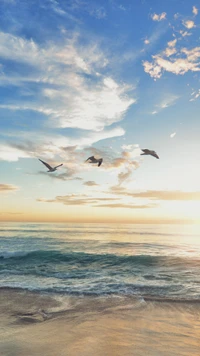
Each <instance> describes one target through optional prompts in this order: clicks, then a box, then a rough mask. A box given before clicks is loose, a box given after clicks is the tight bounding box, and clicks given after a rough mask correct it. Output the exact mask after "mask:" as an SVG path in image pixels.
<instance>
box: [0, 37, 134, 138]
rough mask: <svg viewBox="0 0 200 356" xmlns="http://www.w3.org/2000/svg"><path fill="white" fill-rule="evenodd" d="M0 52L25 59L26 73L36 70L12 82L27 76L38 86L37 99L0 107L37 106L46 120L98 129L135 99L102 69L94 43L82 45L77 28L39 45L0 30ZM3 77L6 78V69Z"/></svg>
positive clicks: (117, 118)
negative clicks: (58, 41)
mask: <svg viewBox="0 0 200 356" xmlns="http://www.w3.org/2000/svg"><path fill="white" fill-rule="evenodd" d="M0 55H1V57H2V58H4V59H12V61H17V62H19V63H21V65H23V63H24V64H27V65H28V66H29V67H32V70H30V73H34V72H35V74H30V75H28V77H27V74H26V75H25V74H21V75H20V76H19V77H18V78H17V76H15V85H18V86H21V87H22V86H23V85H24V82H26V81H29V82H30V81H32V82H35V83H37V86H38V87H39V88H40V90H39V93H40V96H39V97H38V96H37V100H33V97H31V98H29V97H28V96H27V97H26V98H24V99H23V101H21V103H20V101H19V100H18V102H17V103H15V102H9V104H6V103H5V104H4V105H2V106H1V108H7V109H9V108H10V110H32V111H36V112H38V113H41V114H43V115H44V116H45V117H46V118H47V119H48V125H49V126H52V127H61V128H66V127H71V128H80V129H90V130H95V131H100V130H103V128H104V127H105V126H109V125H111V124H113V123H116V122H119V121H121V120H122V119H123V117H124V114H125V113H126V111H127V110H128V108H129V107H130V106H131V105H132V104H133V103H135V102H136V99H134V98H131V97H129V96H128V95H127V91H128V90H129V86H127V85H126V84H118V83H117V82H116V80H114V79H113V78H112V77H110V76H105V75H101V73H100V72H101V70H102V69H103V68H105V66H106V65H107V63H108V59H107V58H106V56H105V55H104V53H103V52H102V51H101V50H100V49H99V48H98V45H97V44H94V43H91V44H87V45H85V46H83V45H81V44H80V41H79V36H78V35H77V34H75V35H74V36H73V37H71V38H66V39H65V40H64V42H63V43H62V44H60V45H56V44H53V45H52V44H51V45H50V44H48V43H47V44H46V45H45V46H43V47H42V46H41V45H38V44H36V43H35V42H34V41H33V40H25V39H23V38H21V37H18V36H13V35H10V34H8V33H3V32H1V33H0ZM99 74H100V75H99ZM2 77H3V79H4V81H6V80H8V81H10V79H11V78H10V75H8V74H3V75H2ZM35 95H37V93H36V94H35ZM87 123H88V124H87Z"/></svg>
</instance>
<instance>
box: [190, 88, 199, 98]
mask: <svg viewBox="0 0 200 356" xmlns="http://www.w3.org/2000/svg"><path fill="white" fill-rule="evenodd" d="M191 96H192V98H191V99H190V101H195V100H196V99H197V98H199V97H200V89H199V90H197V91H193V92H192V94H191Z"/></svg>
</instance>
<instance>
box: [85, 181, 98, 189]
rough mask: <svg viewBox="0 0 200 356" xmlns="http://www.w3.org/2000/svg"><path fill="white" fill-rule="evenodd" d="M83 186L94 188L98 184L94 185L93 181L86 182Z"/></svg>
mask: <svg viewBox="0 0 200 356" xmlns="http://www.w3.org/2000/svg"><path fill="white" fill-rule="evenodd" d="M83 185H86V186H87V187H95V186H98V185H99V184H97V183H95V182H94V181H93V180H88V181H87V182H84V183H83Z"/></svg>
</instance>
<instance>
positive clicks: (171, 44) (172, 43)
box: [167, 38, 177, 47]
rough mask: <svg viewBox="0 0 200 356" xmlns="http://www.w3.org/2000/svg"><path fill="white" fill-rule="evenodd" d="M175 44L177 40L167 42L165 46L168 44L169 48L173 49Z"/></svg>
mask: <svg viewBox="0 0 200 356" xmlns="http://www.w3.org/2000/svg"><path fill="white" fill-rule="evenodd" d="M176 42H177V39H176V38H175V40H172V41H169V42H168V43H167V44H168V46H169V47H175V46H176Z"/></svg>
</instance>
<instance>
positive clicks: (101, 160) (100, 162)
mask: <svg viewBox="0 0 200 356" xmlns="http://www.w3.org/2000/svg"><path fill="white" fill-rule="evenodd" d="M102 162H103V158H100V159H99V164H98V167H100V165H101V164H102Z"/></svg>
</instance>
